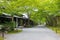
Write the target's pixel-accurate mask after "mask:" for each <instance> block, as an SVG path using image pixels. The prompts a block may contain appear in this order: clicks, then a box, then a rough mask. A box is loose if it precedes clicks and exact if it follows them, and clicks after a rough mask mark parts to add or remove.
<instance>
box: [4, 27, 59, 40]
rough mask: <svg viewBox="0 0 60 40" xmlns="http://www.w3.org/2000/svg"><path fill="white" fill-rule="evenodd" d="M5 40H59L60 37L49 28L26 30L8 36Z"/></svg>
mask: <svg viewBox="0 0 60 40" xmlns="http://www.w3.org/2000/svg"><path fill="white" fill-rule="evenodd" d="M5 40H59V37H58V36H57V34H56V33H55V32H53V31H52V30H50V29H48V28H24V29H23V32H21V33H17V34H7V35H6V39H5Z"/></svg>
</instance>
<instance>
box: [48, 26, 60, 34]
mask: <svg viewBox="0 0 60 40" xmlns="http://www.w3.org/2000/svg"><path fill="white" fill-rule="evenodd" d="M48 28H50V29H52V30H53V31H55V32H56V33H57V34H60V28H59V27H48Z"/></svg>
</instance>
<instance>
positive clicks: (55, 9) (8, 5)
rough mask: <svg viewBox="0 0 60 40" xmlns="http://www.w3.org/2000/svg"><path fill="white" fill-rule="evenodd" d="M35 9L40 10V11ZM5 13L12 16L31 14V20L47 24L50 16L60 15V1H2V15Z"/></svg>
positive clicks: (0, 7) (0, 5)
mask: <svg viewBox="0 0 60 40" xmlns="http://www.w3.org/2000/svg"><path fill="white" fill-rule="evenodd" d="M33 9H38V11H37V12H36V11H34V10H33ZM3 12H5V13H9V14H11V15H14V14H17V15H21V14H22V13H24V12H25V13H28V14H29V13H31V14H30V19H31V20H34V21H35V22H40V21H44V22H45V21H46V17H47V16H49V15H54V16H55V15H60V0H44V1H43V0H24V1H23V0H1V2H0V14H1V13H3Z"/></svg>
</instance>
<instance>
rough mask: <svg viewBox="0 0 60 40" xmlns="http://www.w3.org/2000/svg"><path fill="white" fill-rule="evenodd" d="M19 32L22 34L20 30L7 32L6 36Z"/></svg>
mask: <svg viewBox="0 0 60 40" xmlns="http://www.w3.org/2000/svg"><path fill="white" fill-rule="evenodd" d="M20 32H22V30H15V31H9V32H8V34H15V33H20Z"/></svg>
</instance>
